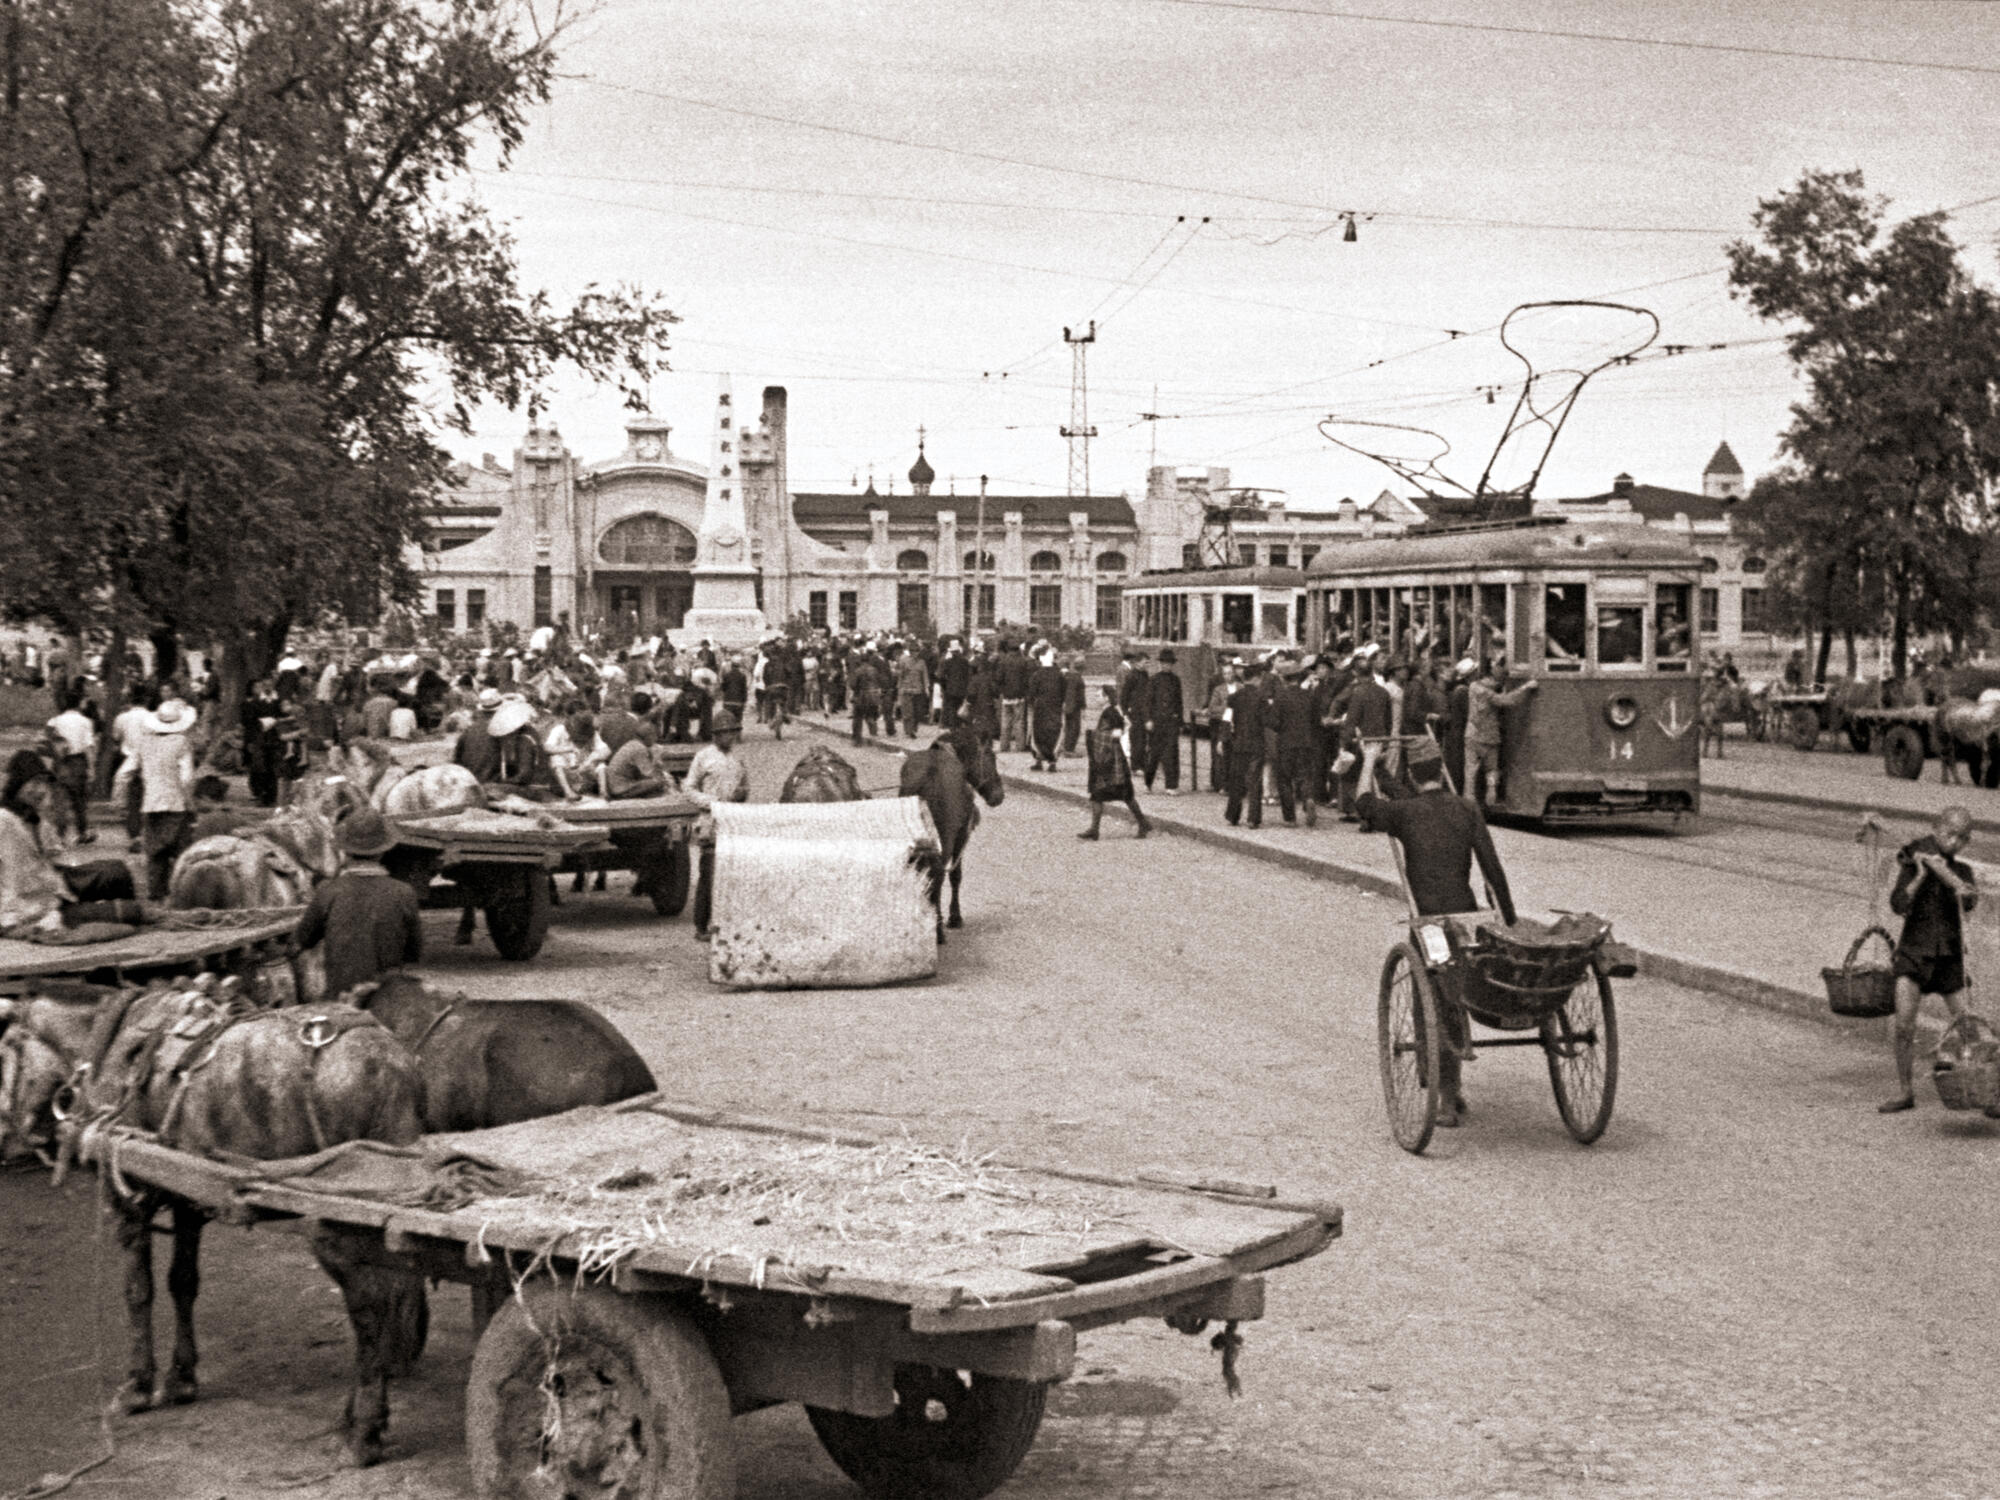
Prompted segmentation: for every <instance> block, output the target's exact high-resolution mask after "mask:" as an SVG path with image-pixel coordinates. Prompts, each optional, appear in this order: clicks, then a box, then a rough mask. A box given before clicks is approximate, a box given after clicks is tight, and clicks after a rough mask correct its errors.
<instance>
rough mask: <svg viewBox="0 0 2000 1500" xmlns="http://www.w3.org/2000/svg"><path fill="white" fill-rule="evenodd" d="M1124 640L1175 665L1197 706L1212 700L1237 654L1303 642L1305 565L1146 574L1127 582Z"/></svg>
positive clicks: (1188, 699)
mask: <svg viewBox="0 0 2000 1500" xmlns="http://www.w3.org/2000/svg"><path fill="white" fill-rule="evenodd" d="M1124 611H1125V619H1124V624H1125V644H1126V646H1127V647H1129V648H1130V649H1132V650H1135V651H1143V652H1145V653H1146V654H1147V655H1148V656H1149V657H1156V656H1158V655H1159V653H1160V652H1161V651H1162V650H1167V649H1171V650H1172V651H1173V653H1174V656H1175V662H1174V666H1173V668H1172V670H1173V671H1174V672H1176V673H1178V674H1179V676H1180V679H1181V691H1182V696H1183V698H1184V699H1185V701H1186V702H1187V703H1188V705H1189V706H1190V707H1191V708H1192V707H1194V706H1196V705H1199V704H1201V703H1203V702H1204V701H1206V699H1207V698H1208V690H1209V688H1210V687H1211V686H1212V685H1213V684H1214V683H1215V681H1216V680H1217V679H1218V678H1219V677H1220V676H1221V675H1222V665H1221V664H1222V663H1223V662H1224V661H1226V660H1228V659H1229V658H1230V657H1231V656H1242V657H1243V658H1245V659H1246V660H1248V659H1249V658H1251V657H1253V656H1263V655H1265V654H1267V653H1269V652H1272V651H1282V650H1285V649H1287V648H1290V647H1297V646H1301V645H1303V644H1304V642H1305V640H1306V574H1305V569H1303V568H1195V569H1190V570H1188V571H1186V572H1177V573H1142V574H1141V575H1140V576H1139V577H1137V578H1135V579H1134V580H1132V582H1130V583H1128V584H1126V585H1125V604H1124Z"/></svg>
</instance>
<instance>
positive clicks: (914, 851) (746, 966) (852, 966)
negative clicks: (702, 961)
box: [708, 797, 937, 989]
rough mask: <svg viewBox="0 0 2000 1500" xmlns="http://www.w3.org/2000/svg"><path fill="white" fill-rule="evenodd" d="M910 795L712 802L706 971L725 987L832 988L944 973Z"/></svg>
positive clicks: (925, 848)
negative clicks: (849, 799)
mask: <svg viewBox="0 0 2000 1500" xmlns="http://www.w3.org/2000/svg"><path fill="white" fill-rule="evenodd" d="M936 850H937V834H936V831H935V829H934V828H933V826H932V824H931V820H930V814H929V812H928V811H927V810H926V809H925V807H924V805H923V803H922V802H920V801H919V800H918V799H916V798H915V797H903V798H898V799H895V800H887V799H884V800H878V801H867V802H829V803H743V804H736V805H728V804H725V805H721V806H718V807H717V808H716V809H715V904H714V910H713V913H712V915H711V917H710V938H709V960H708V977H709V979H710V980H711V981H712V982H713V983H716V984H719V985H723V986H725V987H727V988H730V989H789V988H818V989H837V988H847V987H850V986H866V985H876V984H892V983H895V982H896V981H897V980H903V979H918V978H922V977H924V976H926V975H929V974H934V973H936V972H937V919H936V915H935V913H934V912H933V910H932V908H931V904H930V899H929V894H928V879H927V876H926V873H925V867H924V859H925V857H926V856H931V857H934V856H935V853H936Z"/></svg>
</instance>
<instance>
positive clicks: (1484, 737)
mask: <svg viewBox="0 0 2000 1500" xmlns="http://www.w3.org/2000/svg"><path fill="white" fill-rule="evenodd" d="M1534 690H1535V679H1534V678H1532V677H1530V678H1529V679H1528V680H1527V681H1526V682H1524V683H1522V684H1521V685H1520V686H1519V687H1517V688H1515V689H1513V690H1512V691H1511V692H1510V691H1509V690H1508V687H1507V659H1506V658H1505V657H1499V658H1496V659H1495V660H1494V661H1493V662H1492V663H1491V664H1490V665H1489V666H1488V668H1487V670H1486V672H1485V674H1484V675H1483V676H1481V677H1479V678H1478V679H1477V680H1475V681H1474V682H1473V684H1472V687H1471V689H1470V690H1469V692H1468V693H1467V695H1466V711H1465V780H1464V781H1462V782H1460V783H1459V784H1460V786H1462V787H1463V788H1464V790H1465V794H1466V795H1467V796H1468V797H1476V798H1477V799H1478V800H1479V803H1480V805H1481V806H1482V807H1483V806H1485V805H1486V804H1487V803H1488V802H1491V801H1493V800H1494V799H1495V798H1497V797H1498V796H1500V795H1501V792H1502V779H1503V777H1504V776H1505V773H1506V767H1505V765H1504V764H1503V762H1502V758H1501V745H1502V743H1503V741H1504V739H1505V733H1504V729H1505V725H1504V721H1503V719H1502V718H1501V712H1502V710H1504V709H1509V708H1512V707H1513V706H1514V705H1515V704H1517V703H1524V702H1526V701H1527V699H1528V695H1529V694H1531V693H1532V692H1534Z"/></svg>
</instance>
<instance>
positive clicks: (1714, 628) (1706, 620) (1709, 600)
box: [1701, 589, 1722, 635]
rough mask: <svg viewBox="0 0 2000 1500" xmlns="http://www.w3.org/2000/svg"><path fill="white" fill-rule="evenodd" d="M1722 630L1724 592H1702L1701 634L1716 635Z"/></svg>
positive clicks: (1714, 590)
mask: <svg viewBox="0 0 2000 1500" xmlns="http://www.w3.org/2000/svg"><path fill="white" fill-rule="evenodd" d="M1721 630H1722V590H1721V589H1703V590H1702V591H1701V633H1702V634H1703V635H1716V634H1719V633H1720V632H1721Z"/></svg>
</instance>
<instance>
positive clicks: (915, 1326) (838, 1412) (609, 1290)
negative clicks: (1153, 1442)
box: [79, 1095, 1341, 1500]
mask: <svg viewBox="0 0 2000 1500" xmlns="http://www.w3.org/2000/svg"><path fill="white" fill-rule="evenodd" d="M79 1144H80V1148H81V1154H82V1156H83V1157H84V1158H85V1159H94V1160H96V1161H97V1162H98V1164H99V1165H100V1167H101V1168H102V1169H104V1170H106V1171H110V1172H113V1173H114V1174H115V1175H116V1176H117V1177H118V1178H120V1179H122V1180H123V1181H125V1182H128V1183H132V1182H136V1183H143V1184H147V1185H150V1186H153V1187H157V1188H160V1189H163V1190H165V1191H168V1192H171V1193H174V1194H178V1195H180V1196H182V1197H185V1198H188V1199H190V1200H192V1201H194V1202H196V1203H198V1204H201V1205H203V1206H204V1207H206V1208H208V1209H210V1210H212V1211H214V1212H215V1213H216V1214H217V1215H219V1216H221V1217H224V1218H226V1219H230V1220H233V1221H236V1222H239V1223H254V1222H259V1221H265V1222H277V1223H281V1224H286V1225H289V1226H292V1227H296V1228H300V1229H303V1230H305V1231H306V1232H308V1233H310V1234H312V1235H313V1236H315V1238H316V1240H320V1241H322V1242H323V1241H324V1240H325V1239H326V1238H327V1237H331V1238H333V1239H334V1240H337V1241H338V1242H339V1244H340V1254H341V1256H342V1258H343V1259H346V1260H348V1261H350V1262H352V1261H360V1262H363V1263H368V1262H372V1263H375V1264H380V1265H383V1266H388V1267H392V1268H398V1269H403V1270H408V1271H415V1272H420V1273H422V1274H423V1275H426V1276H429V1277H433V1278H436V1279H441V1280H451V1281H458V1282H464V1283H467V1284H469V1285H470V1286H471V1287H472V1289H473V1310H474V1321H475V1324H476V1325H478V1329H479V1338H478V1345H477V1348H476V1350H475V1352H474V1354H473V1357H472V1361H471V1368H470V1372H469V1376H468V1384H467V1395H466V1404H465V1410H466V1417H465V1425H466V1447H467V1457H468V1460H469V1463H470V1467H471V1471H472V1475H473V1479H474V1482H475V1485H476V1487H477V1491H478V1493H479V1494H480V1495H481V1496H482V1497H488V1500H493V1497H501V1496H509V1497H511V1496H517V1495H524V1494H530V1493H533V1494H544V1493H546V1494H593V1495H594V1494H600V1493H602V1494H611V1493H613V1492H615V1493H617V1494H619V1495H621V1496H625V1497H628V1500H646V1497H665V1496H669V1495H671V1496H676V1497H684V1500H719V1497H722V1496H726V1495H729V1494H732V1493H734V1479H735V1464H736V1459H735V1453H734V1448H733V1443H732V1439H731V1433H730V1418H731V1417H732V1415H735V1414H740V1413H743V1412H748V1411H752V1410H755V1409H758V1408H760V1407H764V1406H770V1405H774V1404H778V1403H782V1402H787V1401H797V1402H801V1403H803V1404H804V1405H805V1406H806V1408H807V1413H808V1415H809V1417H810V1419H811V1423H812V1427H813V1430H814V1431H815V1433H817V1434H818V1436H819V1439H820V1441H821V1443H822V1444H823V1445H824V1446H825V1448H826V1450H827V1452H828V1453H829V1454H830V1455H831V1456H832V1458H833V1460H834V1462H835V1463H837V1464H838V1465H839V1466H840V1467H841V1468H842V1469H843V1470H844V1471H845V1472H846V1473H847V1474H848V1475H849V1476H850V1477H851V1478H852V1479H853V1480H854V1481H855V1483H856V1484H858V1485H859V1486H860V1487H861V1489H862V1491H863V1492H865V1493H866V1494H868V1495H871V1496H876V1497H882V1500H890V1497H902V1496H918V1495H921V1496H925V1497H930V1500H975V1497H978V1496H981V1495H985V1494H987V1493H989V1492H990V1491H992V1490H993V1489H995V1488H997V1487H998V1486H999V1485H1000V1484H1002V1483H1003V1482H1005V1480H1006V1479H1007V1477H1008V1476H1009V1475H1010V1474H1011V1473H1012V1472H1013V1470H1014V1468H1015V1466H1016V1465H1017V1464H1018V1463H1019V1462H1020V1460H1021V1459H1022V1457H1023V1456H1024V1455H1025V1454H1026V1452H1027V1450H1028V1447H1029V1445H1030V1444H1031V1443H1032V1441H1033V1439H1034V1435H1035V1432H1036V1429H1037V1427H1038V1426H1039V1424H1040V1421H1041V1417H1042V1410H1043V1403H1044V1400H1045V1399H1046V1396H1047V1392H1048V1388H1049V1386H1050V1385H1051V1384H1053V1383H1054V1382H1056V1381H1059V1380H1062V1379H1064V1378H1065V1377H1066V1376H1068V1375H1069V1374H1070V1373H1071V1371H1072V1369H1073V1368H1074V1364H1075V1349H1076V1335H1077V1334H1078V1333H1079V1332H1082V1331H1084V1330H1088V1329H1091V1328H1097V1327H1101V1326H1104V1325H1108V1324H1111V1323H1116V1322H1122V1321H1127V1320H1131V1319H1135V1318H1163V1319H1165V1320H1166V1321H1167V1322H1168V1323H1169V1325H1170V1326H1172V1327H1174V1328H1176V1329H1178V1330H1179V1331H1181V1332H1182V1333H1187V1334H1194V1333H1199V1332H1201V1331H1202V1329H1203V1328H1204V1326H1205V1325H1206V1324H1208V1323H1218V1324H1221V1325H1222V1329H1221V1332H1220V1333H1219V1334H1217V1335H1216V1336H1214V1338H1213V1339H1212V1347H1214V1348H1215V1349H1217V1350H1219V1351H1220V1352H1221V1354H1222V1364H1223V1375H1224V1378H1225V1379H1226V1380H1228V1381H1229V1382H1230V1384H1231V1387H1232V1389H1233V1388H1234V1384H1235V1379H1236V1376H1235V1362H1236V1354H1237V1350H1238V1348H1239V1346H1240V1343H1241V1341H1240V1339H1239V1338H1238V1336H1237V1333H1236V1328H1237V1325H1238V1324H1239V1323H1241V1322H1245V1321H1249V1320H1253V1319H1256V1318H1259V1317H1261V1316H1262V1315H1263V1312H1264V1285H1263V1279H1262V1277H1261V1275H1260V1274H1259V1273H1261V1272H1263V1271H1265V1270H1267V1269H1269V1268H1271V1267H1274V1266H1280V1265H1285V1264H1289V1263H1291V1262H1294V1261H1298V1260H1302V1259H1305V1258H1306V1257H1308V1256H1311V1255H1314V1254H1317V1253H1318V1252H1319V1251H1321V1250H1323V1249H1324V1248H1325V1247H1326V1246H1327V1244H1328V1243H1329V1242H1330V1241H1331V1240H1332V1239H1334V1238H1335V1237H1336V1236H1337V1235H1338V1234H1339V1233H1340V1228H1341V1211H1340V1209H1339V1208H1338V1207H1334V1206H1330V1205H1320V1204H1289V1203H1283V1202H1280V1201H1279V1200H1278V1199H1277V1197H1276V1194H1275V1191H1274V1190H1273V1189H1270V1188H1256V1187H1245V1186H1242V1185H1228V1184H1215V1183H1174V1182H1170V1181H1167V1180H1165V1179H1163V1178H1155V1177H1152V1176H1144V1177H1139V1178H1125V1177H1111V1176H1102V1175H1093V1174H1088V1173H1078V1172H1067V1171H1055V1170H1049V1169H1041V1168H1026V1167H1010V1166H1005V1165H1002V1164H999V1163H997V1162H994V1161H992V1160H990V1159H986V1158H978V1159H971V1158H954V1157H950V1156H946V1155H944V1154H942V1153H939V1152H935V1151H931V1150H929V1149H927V1148H924V1147H921V1146H916V1145H913V1144H912V1143H910V1142H908V1141H901V1142H892V1143H885V1142H879V1141H875V1140H872V1139H870V1138H867V1137H861V1136H851V1135H845V1134H839V1133H832V1134H830V1133H828V1132H826V1131H823V1130H822V1131H812V1132H807V1131H801V1130H796V1129H793V1128H792V1127H790V1126H787V1125H783V1124H778V1123H773V1122H768V1121H759V1120H751V1119H743V1118H735V1117H729V1116H725V1115H721V1114H717V1113H715V1112H712V1111H705V1110H700V1109H690V1108H683V1107H676V1106H675V1105H673V1104H671V1103H668V1102H665V1101H663V1100H661V1099H660V1098H659V1096H657V1095H649V1096H645V1097H643V1098H640V1099H635V1100H630V1101H627V1102H626V1103H625V1104H622V1105H618V1106H614V1107H612V1108H608V1109H606V1108H592V1109H585V1110H573V1111H570V1112H569V1113H567V1114H562V1115H556V1116H551V1117H548V1118H546V1119H543V1120H538V1121H528V1122H525V1123H523V1124H520V1125H509V1126H503V1127H499V1128H496V1129H491V1130H482V1131H475V1132H469V1133H466V1134H462V1135H455V1136H432V1137H427V1138H425V1140H424V1141H423V1142H422V1143H421V1144H420V1146H419V1147H417V1148H412V1149H407V1150H398V1149H397V1148H390V1147H380V1146H373V1145H367V1144H357V1145H352V1146H349V1147H345V1148H337V1149H336V1150H335V1151H333V1152H323V1153H321V1154H320V1155H319V1156H317V1157H309V1158H303V1159H300V1160H298V1161H293V1162H285V1163H256V1164H244V1163H241V1162H237V1163H232V1164H228V1165H225V1164H223V1163H220V1162H215V1161H211V1160H208V1159H206V1158H203V1157H198V1156H193V1155H190V1154H188V1153H185V1152H180V1151H175V1150H171V1149H167V1148H165V1147H162V1146H160V1145H158V1144H157V1143H154V1142H152V1141H150V1140H148V1139H145V1138H134V1137H132V1136H130V1135H129V1134H127V1135H125V1136H123V1137H114V1136H112V1135H110V1134H108V1133H107V1134H103V1135H101V1136H98V1137H94V1138H93V1137H91V1136H90V1135H89V1134H88V1133H87V1132H86V1133H85V1138H84V1139H83V1140H82V1141H81V1142H80V1143H79ZM441 1191H442V1192H445V1193H447V1194H449V1195H450V1196H449V1197H448V1198H447V1200H446V1201H447V1202H448V1203H450V1204H451V1205H452V1206H449V1207H442V1208H440V1207H427V1208H421V1209H418V1208H406V1207H401V1206H398V1205H399V1203H407V1202H411V1201H416V1200H418V1199H422V1200H424V1201H427V1202H430V1203H434V1204H435V1203H437V1202H438V1201H439V1200H438V1194H439V1192H441Z"/></svg>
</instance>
